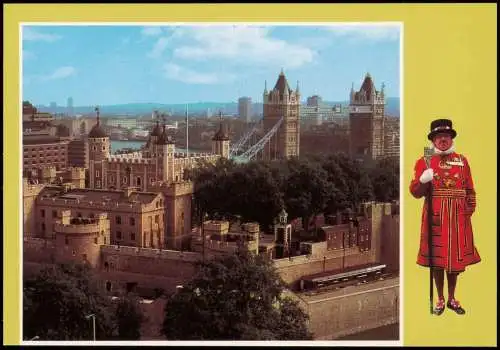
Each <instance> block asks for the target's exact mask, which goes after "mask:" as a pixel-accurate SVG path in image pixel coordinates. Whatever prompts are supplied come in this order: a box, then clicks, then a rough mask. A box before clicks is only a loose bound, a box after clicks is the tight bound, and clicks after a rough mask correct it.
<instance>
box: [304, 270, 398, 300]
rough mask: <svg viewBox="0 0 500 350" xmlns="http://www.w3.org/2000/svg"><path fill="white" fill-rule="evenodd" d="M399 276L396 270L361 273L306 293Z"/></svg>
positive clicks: (353, 285)
mask: <svg viewBox="0 0 500 350" xmlns="http://www.w3.org/2000/svg"><path fill="white" fill-rule="evenodd" d="M394 276H397V274H396V273H394V272H385V273H380V274H374V275H359V276H356V277H352V278H348V279H346V278H344V279H341V280H338V281H333V282H331V283H329V284H328V285H323V286H318V287H316V288H315V289H313V290H309V291H307V292H305V293H304V294H305V295H316V294H319V293H324V292H328V291H334V290H338V289H343V288H347V287H355V286H360V285H364V284H368V283H373V282H376V281H383V280H384V279H387V278H391V277H394Z"/></svg>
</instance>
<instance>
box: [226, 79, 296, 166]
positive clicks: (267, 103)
mask: <svg viewBox="0 0 500 350" xmlns="http://www.w3.org/2000/svg"><path fill="white" fill-rule="evenodd" d="M263 102H264V106H263V108H264V111H263V112H264V116H263V118H262V119H261V121H259V122H258V123H257V124H255V125H252V126H251V127H250V128H249V129H248V130H247V131H246V132H245V133H244V134H243V136H242V137H241V138H240V139H239V140H238V141H237V142H235V143H234V145H233V146H232V147H231V149H230V151H229V156H230V158H232V159H236V160H240V161H248V160H251V159H255V158H256V157H258V156H259V157H261V158H262V159H265V160H276V159H288V158H290V157H298V156H299V150H300V144H299V141H300V138H299V135H300V123H299V108H300V92H299V84H298V82H297V88H296V89H295V90H292V89H290V87H289V85H288V81H287V79H286V77H285V74H284V73H283V70H282V71H281V73H280V75H279V76H278V80H277V81H276V84H275V86H274V88H273V89H272V90H271V91H268V90H267V82H266V83H265V86H264V93H263ZM260 125H262V126H263V133H264V135H263V136H262V137H261V138H260V139H258V140H257V141H256V142H253V143H252V144H251V145H250V144H249V141H250V140H252V139H256V138H257V137H256V136H257V134H258V132H259V129H260V127H259V126H260Z"/></svg>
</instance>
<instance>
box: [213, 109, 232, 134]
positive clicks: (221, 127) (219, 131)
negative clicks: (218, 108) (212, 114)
mask: <svg viewBox="0 0 500 350" xmlns="http://www.w3.org/2000/svg"><path fill="white" fill-rule="evenodd" d="M219 119H220V126H219V130H218V131H217V132H216V133H215V135H214V137H213V139H212V140H213V141H228V140H229V136H228V135H227V133H226V131H225V130H224V125H222V112H220V113H219Z"/></svg>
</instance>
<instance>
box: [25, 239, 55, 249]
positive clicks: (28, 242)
mask: <svg viewBox="0 0 500 350" xmlns="http://www.w3.org/2000/svg"><path fill="white" fill-rule="evenodd" d="M23 248H24V249H35V250H42V249H50V248H55V244H54V241H52V240H48V239H44V238H32V237H29V238H27V237H24V239H23Z"/></svg>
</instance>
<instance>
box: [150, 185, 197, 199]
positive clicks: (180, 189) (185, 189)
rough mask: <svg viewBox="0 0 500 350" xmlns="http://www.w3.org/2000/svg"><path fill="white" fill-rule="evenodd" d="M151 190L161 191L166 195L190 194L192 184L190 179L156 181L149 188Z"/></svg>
mask: <svg viewBox="0 0 500 350" xmlns="http://www.w3.org/2000/svg"><path fill="white" fill-rule="evenodd" d="M151 189H152V190H153V191H158V192H163V193H165V194H166V195H168V196H180V195H184V194H191V193H193V191H194V184H193V182H191V181H182V182H170V183H168V182H157V183H156V184H155V185H154V186H152V188H151Z"/></svg>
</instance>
